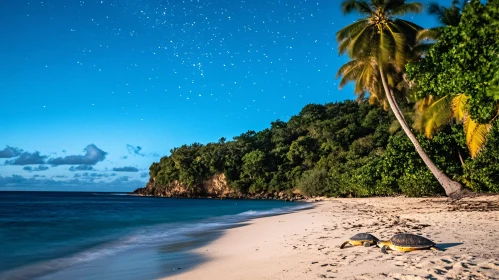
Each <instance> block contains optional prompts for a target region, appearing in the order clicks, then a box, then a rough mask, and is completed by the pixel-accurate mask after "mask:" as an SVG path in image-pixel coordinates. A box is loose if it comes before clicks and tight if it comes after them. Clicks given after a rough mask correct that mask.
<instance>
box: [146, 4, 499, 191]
mask: <svg viewBox="0 0 499 280" xmlns="http://www.w3.org/2000/svg"><path fill="white" fill-rule="evenodd" d="M458 4H459V3H458V1H452V2H451V6H450V7H449V8H446V7H442V6H439V5H437V4H432V5H430V8H431V9H430V13H432V14H436V15H438V17H439V19H440V20H441V22H442V24H443V26H441V27H438V28H434V29H423V28H421V27H419V26H417V25H415V24H414V23H411V22H409V21H406V20H403V19H400V18H394V17H396V16H401V15H404V14H407V13H409V12H421V11H422V9H423V6H422V5H421V4H418V3H407V2H406V1H403V0H370V1H365V0H346V1H344V2H343V5H342V7H343V11H344V12H345V13H350V12H358V13H359V14H361V15H364V16H365V18H363V19H360V20H359V21H357V22H355V23H353V24H351V25H349V26H347V27H345V28H343V29H341V30H340V31H339V32H338V33H337V40H338V42H339V51H340V53H347V54H348V55H349V57H350V58H351V60H350V61H349V62H348V63H347V64H345V65H344V66H342V67H341V68H340V69H339V72H338V75H339V76H341V77H342V80H341V83H340V87H342V86H344V85H345V84H346V83H348V82H353V83H354V84H355V93H356V94H357V97H358V100H357V102H354V101H344V102H339V103H329V104H325V105H314V104H309V105H307V106H305V107H304V108H303V109H302V111H301V112H300V113H299V114H298V115H297V116H294V117H292V118H291V119H290V120H289V121H288V122H282V121H279V120H277V121H275V122H273V123H271V126H270V128H268V129H265V130H263V131H260V132H254V131H248V132H247V133H244V134H241V135H240V136H237V137H235V138H234V139H233V140H232V141H226V139H224V138H222V139H220V140H219V141H218V142H217V143H209V144H207V145H201V144H198V143H195V144H192V145H184V146H182V147H180V148H175V149H173V150H172V151H171V154H170V155H169V156H165V157H163V158H162V159H161V161H160V162H158V163H153V164H152V166H151V168H150V175H151V182H153V185H154V188H168V186H171V185H172V183H173V182H180V183H181V184H182V185H183V186H185V187H186V188H188V189H191V190H193V191H194V190H196V189H197V188H199V187H200V186H201V185H202V184H203V181H204V180H206V179H208V178H210V177H212V176H214V175H217V174H222V173H223V174H225V178H226V181H227V184H228V186H229V187H230V188H231V189H233V190H235V191H237V192H239V193H243V194H258V193H277V192H292V191H295V190H296V189H298V190H300V191H301V192H302V193H304V194H306V195H329V196H372V195H393V194H406V195H408V196H424V195H437V194H444V193H445V194H447V195H449V196H456V197H459V196H460V195H462V194H463V193H465V192H464V191H463V190H465V189H471V190H472V191H475V192H499V122H497V121H496V119H497V116H498V114H499V1H489V2H487V3H483V2H480V1H479V0H472V1H471V2H469V3H467V4H466V5H465V4H464V3H463V4H462V5H460V6H458ZM379 105H382V106H379ZM387 109H390V110H387ZM412 128H415V130H414V131H413V129H412ZM442 187H443V188H442Z"/></svg>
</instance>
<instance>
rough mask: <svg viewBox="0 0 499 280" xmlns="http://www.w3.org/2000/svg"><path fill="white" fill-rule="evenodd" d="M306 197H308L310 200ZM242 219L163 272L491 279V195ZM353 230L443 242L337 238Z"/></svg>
mask: <svg viewBox="0 0 499 280" xmlns="http://www.w3.org/2000/svg"><path fill="white" fill-rule="evenodd" d="M313 201H314V200H311V202H313ZM313 204H314V207H313V208H312V209H307V210H300V211H297V212H293V213H290V214H284V215H277V216H270V217H263V218H257V219H253V220H250V221H249V222H248V223H247V225H245V226H242V227H235V228H230V229H227V230H224V231H223V232H222V233H221V236H220V237H219V238H217V239H215V240H213V241H212V242H210V243H208V244H205V245H204V246H202V247H198V248H196V249H194V250H192V251H191V252H192V253H194V254H196V255H199V256H202V257H203V259H204V260H205V261H204V262H202V263H200V264H198V265H197V266H195V267H193V268H191V269H189V268H186V270H185V271H182V272H180V273H179V274H176V275H173V276H171V277H168V278H164V279H317V278H336V279H395V278H398V279H428V278H430V279H448V278H449V277H451V278H452V279H456V278H457V279H499V246H497V245H496V242H497V241H496V238H495V236H496V235H495V234H494V233H496V232H497V231H499V212H498V211H499V196H497V195H496V196H487V197H478V198H466V199H463V200H460V201H457V202H451V201H449V200H448V199H447V198H405V197H386V198H358V199H355V198H349V199H325V200H323V201H321V202H315V203H313ZM359 232H370V233H373V234H374V235H376V236H377V237H378V238H380V239H388V238H390V237H391V236H392V235H393V234H395V233H399V232H409V233H414V234H421V235H423V236H425V237H428V238H430V239H431V240H433V241H435V242H436V243H437V246H439V247H441V248H443V249H445V251H444V252H433V251H430V250H421V251H415V252H409V253H400V252H394V251H389V254H386V255H385V254H382V253H381V251H380V249H379V248H378V247H375V246H373V247H370V248H364V247H349V248H345V249H342V250H341V249H339V245H340V244H341V243H342V242H343V241H346V240H348V238H349V237H350V236H353V235H354V234H356V233H359Z"/></svg>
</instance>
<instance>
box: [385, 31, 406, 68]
mask: <svg viewBox="0 0 499 280" xmlns="http://www.w3.org/2000/svg"><path fill="white" fill-rule="evenodd" d="M387 27H388V30H389V31H390V35H391V37H393V42H394V43H395V44H394V47H395V48H394V49H392V57H393V59H394V61H395V65H396V66H397V68H401V67H403V65H404V64H405V62H406V55H407V54H408V53H407V50H406V44H405V42H406V40H405V36H404V35H403V33H400V32H397V26H396V25H394V24H393V23H389V24H388V25H387Z"/></svg>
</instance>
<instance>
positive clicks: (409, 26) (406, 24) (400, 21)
mask: <svg viewBox="0 0 499 280" xmlns="http://www.w3.org/2000/svg"><path fill="white" fill-rule="evenodd" d="M395 24H396V25H399V26H401V27H403V28H404V29H405V30H412V31H413V32H418V31H419V30H422V29H423V27H421V26H419V25H417V24H415V23H413V22H410V21H407V20H403V19H399V18H398V19H395Z"/></svg>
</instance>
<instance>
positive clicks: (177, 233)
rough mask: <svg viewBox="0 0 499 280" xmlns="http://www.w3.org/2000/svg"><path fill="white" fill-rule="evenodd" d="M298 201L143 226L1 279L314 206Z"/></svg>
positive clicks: (32, 274)
mask: <svg viewBox="0 0 499 280" xmlns="http://www.w3.org/2000/svg"><path fill="white" fill-rule="evenodd" d="M297 204H298V205H297ZM297 204H294V205H293V206H286V207H282V208H274V209H270V210H258V211H255V210H249V211H245V212H242V213H239V214H235V215H225V216H218V217H212V218H208V219H205V220H202V221H198V222H195V223H168V224H160V225H154V226H147V227H143V228H140V229H137V230H135V231H133V232H132V233H130V234H128V235H126V236H124V237H121V238H118V239H117V240H115V241H111V242H108V243H104V244H102V245H99V246H96V247H93V248H90V249H86V250H84V251H81V252H78V253H76V254H73V255H71V256H68V257H64V258H59V259H54V260H49V261H43V262H40V263H37V264H32V265H28V266H23V267H19V268H16V269H12V270H9V271H6V272H3V273H0V279H33V278H37V277H43V276H46V275H51V274H53V273H57V272H58V271H61V270H64V269H66V268H69V267H72V266H75V265H78V264H82V263H87V262H91V261H95V260H98V259H101V258H106V257H111V256H114V255H116V254H119V253H122V252H124V251H129V250H133V249H137V248H147V247H154V246H165V245H175V244H180V243H182V242H189V241H194V240H195V239H196V238H197V237H196V234H203V233H207V232H213V231H215V230H223V229H227V228H229V227H232V226H235V225H237V224H240V223H244V222H247V221H248V220H251V219H255V218H260V217H267V216H274V215H281V214H286V213H291V212H295V211H299V210H303V209H308V208H312V207H313V206H312V205H311V204H308V203H297Z"/></svg>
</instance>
